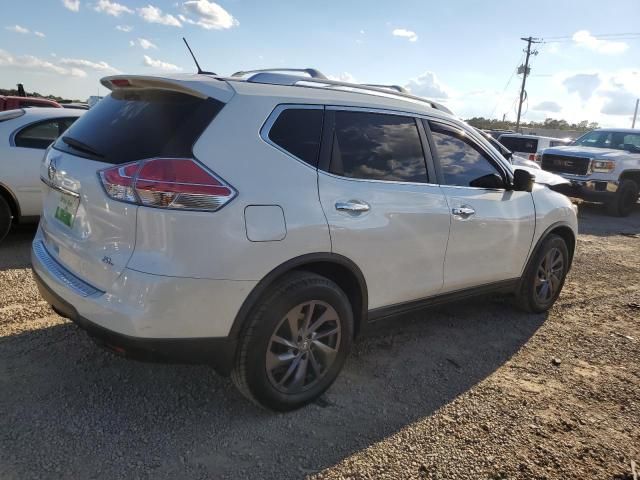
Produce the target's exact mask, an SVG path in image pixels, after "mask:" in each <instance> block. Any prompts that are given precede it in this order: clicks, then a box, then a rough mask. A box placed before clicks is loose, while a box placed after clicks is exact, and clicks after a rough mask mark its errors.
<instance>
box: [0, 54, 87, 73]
mask: <svg viewBox="0 0 640 480" xmlns="http://www.w3.org/2000/svg"><path fill="white" fill-rule="evenodd" d="M3 67H4V68H15V69H17V70H28V71H35V72H40V73H54V74H57V75H64V76H71V77H86V76H87V73H86V72H85V71H84V70H81V69H79V68H75V67H72V68H66V67H62V66H60V65H55V64H53V63H51V62H48V61H46V60H43V59H41V58H38V57H34V56H33V55H20V56H16V57H14V56H13V55H11V54H10V53H9V52H7V51H6V50H0V68H3Z"/></svg>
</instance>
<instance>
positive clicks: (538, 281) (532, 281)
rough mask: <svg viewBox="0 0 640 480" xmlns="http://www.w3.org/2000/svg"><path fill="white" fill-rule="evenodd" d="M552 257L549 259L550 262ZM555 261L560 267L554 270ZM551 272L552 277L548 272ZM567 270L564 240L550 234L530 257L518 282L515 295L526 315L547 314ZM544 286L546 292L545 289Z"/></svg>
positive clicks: (567, 259)
mask: <svg viewBox="0 0 640 480" xmlns="http://www.w3.org/2000/svg"><path fill="white" fill-rule="evenodd" d="M550 258H551V260H550ZM556 258H557V259H559V260H560V262H561V268H560V269H559V270H555V269H554V268H552V267H554V265H555V266H558V264H555V261H556ZM549 269H551V270H553V272H552V273H553V275H552V274H551V272H550V270H549ZM568 271H569V250H568V248H567V244H566V243H565V241H564V239H563V238H562V237H560V236H558V235H554V234H551V235H549V236H548V237H547V238H545V239H544V240H543V241H542V243H541V244H540V246H539V248H538V249H537V250H536V252H535V253H534V254H533V257H531V260H530V261H529V264H528V265H527V268H526V270H525V273H524V275H523V277H522V279H521V280H520V288H519V289H518V292H517V303H518V305H519V306H520V307H521V308H522V309H523V310H525V311H527V312H532V313H542V312H546V311H547V310H549V309H550V308H551V306H552V305H553V304H554V303H555V301H556V300H557V299H558V296H559V295H560V292H561V291H562V287H563V286H564V281H565V278H566V276H567V272H568ZM545 284H546V285H547V288H548V289H549V290H546V291H545V290H544V288H545Z"/></svg>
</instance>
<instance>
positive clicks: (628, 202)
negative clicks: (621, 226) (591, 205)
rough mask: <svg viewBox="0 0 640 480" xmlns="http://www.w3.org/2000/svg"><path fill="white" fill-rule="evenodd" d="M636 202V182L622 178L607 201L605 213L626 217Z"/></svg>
mask: <svg viewBox="0 0 640 480" xmlns="http://www.w3.org/2000/svg"><path fill="white" fill-rule="evenodd" d="M637 202H638V184H637V183H636V182H634V181H633V180H623V181H622V182H621V183H620V186H619V187H618V191H617V192H616V194H615V196H614V197H613V198H612V199H611V200H610V201H609V202H608V203H607V213H609V215H613V216H614V217H626V216H627V215H629V214H630V213H631V212H632V211H633V207H634V206H635V204H636V203H637Z"/></svg>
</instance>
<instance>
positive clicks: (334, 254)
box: [32, 70, 577, 410]
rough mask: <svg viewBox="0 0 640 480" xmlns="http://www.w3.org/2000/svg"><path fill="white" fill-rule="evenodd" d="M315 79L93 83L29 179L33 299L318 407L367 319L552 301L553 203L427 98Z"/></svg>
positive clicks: (129, 343)
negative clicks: (440, 306) (97, 94)
mask: <svg viewBox="0 0 640 480" xmlns="http://www.w3.org/2000/svg"><path fill="white" fill-rule="evenodd" d="M309 72H311V74H312V77H310V78H305V77H304V76H300V75H292V74H283V73H270V72H257V73H247V72H242V73H243V74H244V75H243V76H232V77H218V76H213V75H180V76H171V77H162V78H157V77H146V76H113V77H107V78H105V79H103V80H102V83H103V85H105V86H106V87H108V88H110V89H111V90H112V93H111V95H109V96H108V97H106V98H104V99H103V100H102V101H100V103H98V104H97V105H96V106H95V107H94V108H93V109H91V110H89V111H88V112H87V113H86V114H85V115H84V116H83V117H82V118H81V119H80V120H79V121H78V122H76V123H75V124H74V125H73V126H72V127H71V128H70V129H69V131H68V132H66V134H65V135H64V136H62V137H60V138H59V139H58V141H56V143H55V144H54V145H53V147H52V148H51V149H50V150H49V151H48V152H47V154H46V157H45V161H44V163H43V166H42V172H41V174H42V179H43V181H44V182H45V183H46V185H47V186H48V188H47V189H46V192H45V194H44V212H43V214H42V217H41V223H40V227H39V230H38V232H37V235H36V238H35V239H34V242H33V251H32V262H33V271H34V274H35V278H36V281H37V283H38V285H39V288H40V291H41V293H42V295H43V296H44V298H45V299H46V300H47V301H48V302H49V303H50V304H51V305H52V306H53V308H54V309H55V310H56V311H57V312H58V313H60V314H61V315H63V316H65V317H68V318H70V319H71V320H73V321H74V322H76V323H77V324H78V325H80V326H81V327H82V328H84V329H86V330H87V331H88V332H89V333H90V334H91V335H92V336H93V337H95V338H96V339H97V340H98V341H99V342H101V343H102V344H103V345H105V346H107V347H109V348H111V349H113V350H115V351H117V352H119V353H121V354H125V355H130V356H138V357H140V356H143V357H147V356H150V357H161V358H167V359H172V360H181V361H185V360H187V361H195V362H208V363H211V364H213V365H214V366H215V367H216V368H217V369H218V371H220V372H221V373H223V374H231V375H232V377H233V380H234V382H235V384H236V385H237V386H238V387H239V388H240V390H241V391H242V392H243V393H244V394H245V395H246V396H247V397H249V398H250V399H252V400H253V401H255V402H256V403H258V404H261V405H263V406H266V407H268V408H271V409H276V410H290V409H293V408H297V407H300V406H302V405H304V404H306V403H308V402H310V401H312V400H313V399H314V398H316V397H318V396H319V395H320V394H322V392H323V391H324V390H326V389H327V388H328V387H329V386H330V385H331V383H332V382H333V381H334V380H335V378H336V376H337V375H338V373H339V372H340V370H341V368H342V366H343V364H344V362H345V359H346V357H347V354H348V352H349V349H350V347H351V344H352V342H353V339H354V337H355V336H356V335H357V334H358V333H359V332H361V331H363V330H364V329H365V328H366V327H367V326H368V325H369V324H370V322H373V321H375V320H377V319H380V318H383V317H390V316H392V315H396V314H399V313H401V312H406V311H411V310H415V309H418V308H421V307H424V306H428V305H431V304H434V303H436V302H442V301H445V300H453V299H460V298H463V297H468V296H470V295H473V294H478V293H487V292H494V291H500V292H512V293H515V294H517V298H518V299H519V301H520V304H521V305H522V306H523V307H524V308H525V309H527V310H529V311H534V312H542V311H545V310H547V309H548V308H550V307H551V305H552V304H553V303H554V301H555V300H556V298H557V297H558V295H559V293H560V290H561V288H562V285H563V282H564V278H565V275H566V273H567V271H568V270H569V268H570V265H571V261H572V257H573V252H574V248H575V238H576V233H577V220H576V212H575V210H574V208H573V206H572V204H571V202H570V201H569V200H568V199H567V198H566V197H565V196H563V195H561V194H559V193H556V192H554V191H552V190H550V189H549V188H547V187H546V186H542V185H537V184H536V185H534V184H533V182H532V177H531V175H530V174H528V173H527V172H525V171H523V170H516V171H515V172H514V171H513V170H512V167H511V165H510V164H509V163H508V162H507V161H505V159H504V158H503V157H502V156H501V155H500V153H499V152H497V151H496V150H494V148H493V147H492V146H491V145H490V144H489V143H488V142H487V141H486V140H485V139H484V138H483V137H482V135H480V134H478V133H477V132H476V131H475V130H474V129H473V128H471V127H469V126H468V125H467V124H465V123H463V122H461V121H459V120H457V119H456V118H455V117H453V116H452V115H451V114H450V113H448V112H447V110H446V109H445V108H444V107H442V106H440V105H438V104H436V103H433V102H430V101H427V100H425V99H421V98H418V97H413V96H411V95H409V94H407V93H402V92H395V91H392V90H390V89H386V88H383V87H379V86H378V87H374V86H361V85H356V84H346V83H342V82H337V81H331V80H327V79H326V78H323V77H322V76H321V75H319V74H318V73H317V72H316V71H315V70H310V71H309Z"/></svg>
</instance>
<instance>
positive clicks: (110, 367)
mask: <svg viewBox="0 0 640 480" xmlns="http://www.w3.org/2000/svg"><path fill="white" fill-rule="evenodd" d="M33 232H34V230H33V228H30V229H20V230H17V231H14V232H12V233H11V234H10V236H9V237H8V238H7V239H6V240H5V242H4V243H3V244H2V245H0V292H1V294H0V478H2V479H9V478H15V479H29V478H83V479H85V478H86V479H89V478H104V479H113V478H145V477H153V478H265V479H266V478H278V479H287V478H303V477H305V476H309V477H311V478H313V479H325V478H327V479H338V478H339V479H345V478H353V479H369V478H371V479H373V478H376V479H377V478H393V479H396V478H473V479H503V478H540V479H542V478H547V479H567V478H584V479H587V478H589V479H591V478H594V479H595V478H598V479H627V480H632V479H633V475H632V471H631V469H632V467H631V463H632V461H635V462H637V463H638V464H640V424H639V422H640V388H639V387H640V349H639V348H638V347H639V345H640V325H639V323H640V308H638V304H640V208H639V209H637V211H636V212H635V213H634V214H633V215H632V216H631V217H629V218H626V219H613V218H610V217H606V216H605V215H604V214H603V211H602V209H601V208H598V207H595V206H588V205H584V206H581V235H580V238H579V243H578V253H577V257H576V259H575V262H574V268H573V270H572V272H571V273H570V275H569V279H568V281H567V284H566V285H565V289H564V291H563V293H562V295H561V297H560V299H559V301H558V302H557V304H556V305H555V306H554V308H553V309H552V310H551V311H550V312H549V313H548V314H546V315H525V314H522V313H521V312H519V311H518V310H516V309H514V308H513V307H512V306H511V305H510V303H509V302H508V300H507V299H501V298H493V299H484V300H475V301H472V302H466V303H460V304H456V305H451V306H447V307H440V308H439V309H435V310H429V311H424V312H419V313H415V314H412V315H408V316H404V317H401V318H395V319H393V320H391V321H387V322H385V324H381V325H379V326H378V327H377V328H376V329H375V331H373V332H371V333H369V334H368V335H367V336H366V337H365V338H362V339H361V340H359V341H358V343H357V344H356V347H355V351H354V354H353V355H352V356H351V358H350V359H349V361H348V362H347V365H346V367H345V370H344V372H343V373H342V375H341V376H340V377H339V379H338V380H337V382H336V384H335V385H334V386H333V387H332V388H331V389H330V391H329V392H328V393H327V394H326V395H325V396H324V397H323V398H322V399H321V400H320V401H319V402H317V403H316V404H314V405H311V406H309V407H307V408H304V409H302V410H299V411H297V412H293V413H290V414H286V415H282V414H279V415H275V414H271V413H268V412H264V411H260V410H257V409H256V408H254V407H253V406H252V405H251V404H249V403H248V402H246V401H245V400H244V399H243V398H242V397H241V396H240V395H239V394H238V393H237V392H236V391H235V389H234V388H233V387H232V385H231V383H230V381H229V380H227V379H224V378H221V377H219V376H217V375H216V374H215V373H213V372H212V371H211V369H209V368H207V367H204V366H203V367H198V366H185V365H161V364H145V363H139V362H135V361H131V360H127V359H122V358H119V357H117V356H115V355H113V354H111V353H109V352H106V351H103V350H101V349H100V348H98V347H96V346H95V345H94V344H93V343H92V342H91V341H90V340H89V339H88V337H87V336H86V335H85V334H84V333H83V332H82V331H80V330H78V329H77V328H76V327H75V326H74V325H73V324H71V323H69V322H68V321H66V320H64V319H62V318H60V317H59V316H57V315H55V314H54V313H53V312H52V311H51V310H50V309H49V307H48V306H47V304H46V303H44V302H43V301H42V300H41V299H40V297H39V295H38V293H37V290H36V287H35V284H34V282H33V280H32V278H31V273H30V270H29V243H30V240H31V237H32V235H33ZM634 305H635V306H634ZM637 469H638V471H639V472H640V467H637Z"/></svg>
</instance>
